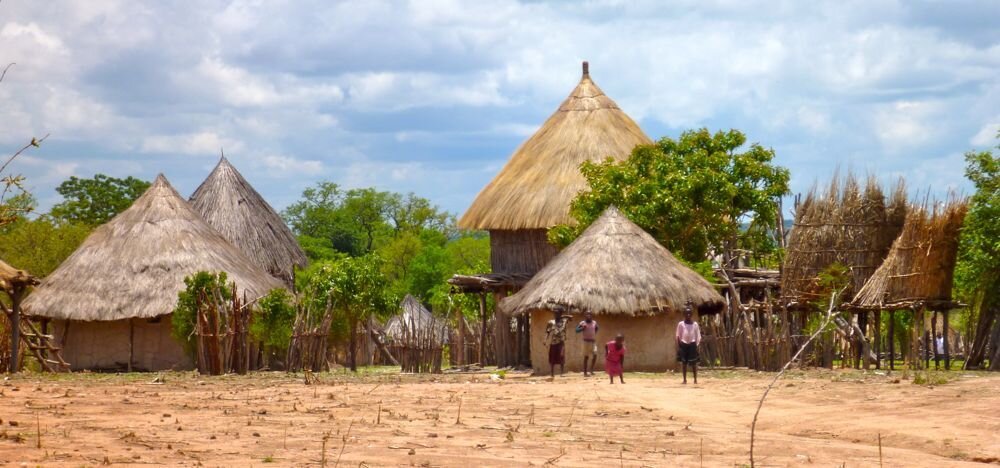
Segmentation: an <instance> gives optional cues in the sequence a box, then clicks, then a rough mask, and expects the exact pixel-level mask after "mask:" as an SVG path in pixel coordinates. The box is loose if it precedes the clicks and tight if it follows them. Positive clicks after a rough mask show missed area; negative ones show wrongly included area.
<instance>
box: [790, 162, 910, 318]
mask: <svg viewBox="0 0 1000 468" xmlns="http://www.w3.org/2000/svg"><path fill="white" fill-rule="evenodd" d="M906 206H907V205H906V190H905V187H904V185H903V184H902V182H900V183H898V184H897V185H896V186H895V187H894V189H893V190H892V193H891V195H890V197H888V199H887V197H886V196H885V194H884V192H883V190H882V188H881V187H880V186H879V184H878V181H876V180H875V178H874V177H869V178H868V181H867V183H866V184H865V186H864V187H862V186H861V184H860V183H859V182H858V180H857V178H856V177H854V176H853V175H850V174H849V175H848V176H847V178H846V180H845V181H844V183H843V185H841V181H840V179H839V178H838V177H834V178H833V179H832V180H831V182H830V185H829V187H828V188H827V190H826V192H825V193H819V192H818V191H817V189H816V188H813V189H812V191H810V193H809V194H808V195H807V196H806V198H805V200H804V201H803V202H802V203H801V204H800V205H799V206H798V207H797V208H796V211H795V224H794V227H793V228H792V232H791V235H790V236H789V240H788V247H787V249H786V251H785V260H784V264H783V265H782V274H781V295H782V298H783V299H784V300H785V301H786V302H787V303H791V304H793V305H799V306H804V305H806V304H808V303H810V302H811V301H813V300H816V299H821V298H822V297H825V294H820V292H819V291H820V289H821V288H820V287H819V284H818V283H819V275H820V273H821V272H823V270H825V269H827V268H828V267H829V266H831V265H833V264H834V263H839V264H841V265H843V266H845V267H847V268H849V269H850V275H851V283H850V288H849V290H848V291H847V293H846V294H845V297H850V295H851V294H853V293H854V292H856V291H858V290H859V289H861V287H862V286H863V285H864V284H865V282H866V281H867V280H868V278H869V277H871V275H872V274H873V273H874V272H875V269H876V268H878V266H879V265H881V264H882V260H883V259H885V256H886V255H887V254H888V252H889V247H890V246H891V245H892V241H893V240H894V239H895V238H896V237H897V236H898V235H899V233H900V231H901V230H902V229H903V220H904V218H905V217H906Z"/></svg>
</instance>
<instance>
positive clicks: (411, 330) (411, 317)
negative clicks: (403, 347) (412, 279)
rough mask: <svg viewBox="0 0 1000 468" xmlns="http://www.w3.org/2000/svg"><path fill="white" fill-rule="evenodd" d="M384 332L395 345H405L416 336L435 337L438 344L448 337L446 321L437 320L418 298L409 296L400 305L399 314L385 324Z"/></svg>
mask: <svg viewBox="0 0 1000 468" xmlns="http://www.w3.org/2000/svg"><path fill="white" fill-rule="evenodd" d="M383 331H384V334H385V336H386V337H387V338H388V339H389V340H390V341H391V342H393V343H403V342H406V341H408V340H411V339H413V338H414V337H415V336H419V337H431V336H433V337H435V338H436V340H437V342H438V343H443V342H445V341H447V335H448V331H447V328H446V327H445V323H444V321H443V320H438V319H437V318H435V317H434V314H432V313H431V311H429V310H427V308H426V307H424V305H423V304H421V303H420V301H418V300H417V298H415V297H413V296H411V295H409V294H407V295H406V297H404V298H403V301H402V302H400V303H399V313H398V314H396V315H394V316H392V317H391V318H390V319H389V320H388V321H387V322H386V323H385V327H383Z"/></svg>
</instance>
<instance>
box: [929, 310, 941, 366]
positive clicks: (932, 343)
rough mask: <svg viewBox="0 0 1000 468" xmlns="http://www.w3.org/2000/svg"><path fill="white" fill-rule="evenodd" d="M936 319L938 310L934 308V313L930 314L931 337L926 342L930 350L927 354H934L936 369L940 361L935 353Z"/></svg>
mask: <svg viewBox="0 0 1000 468" xmlns="http://www.w3.org/2000/svg"><path fill="white" fill-rule="evenodd" d="M937 321H938V312H937V311H936V310H935V311H934V313H933V314H931V339H930V340H929V341H928V342H927V346H928V347H929V348H930V351H931V352H930V353H928V354H930V355H932V356H934V368H935V369H937V368H938V365H940V363H939V362H938V355H937ZM931 353H933V354H931ZM929 368H930V366H928V369H929Z"/></svg>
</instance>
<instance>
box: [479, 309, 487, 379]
mask: <svg viewBox="0 0 1000 468" xmlns="http://www.w3.org/2000/svg"><path fill="white" fill-rule="evenodd" d="M485 359H486V293H482V292H481V293H479V365H480V366H485V365H486V362H485V361H484V360H485Z"/></svg>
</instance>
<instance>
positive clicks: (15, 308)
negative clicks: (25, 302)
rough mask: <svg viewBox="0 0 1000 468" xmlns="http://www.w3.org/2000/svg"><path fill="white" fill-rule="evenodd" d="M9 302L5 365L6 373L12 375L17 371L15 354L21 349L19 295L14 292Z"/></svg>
mask: <svg viewBox="0 0 1000 468" xmlns="http://www.w3.org/2000/svg"><path fill="white" fill-rule="evenodd" d="M10 302H11V305H10V313H9V314H7V320H8V321H9V322H10V362H8V363H7V372H9V373H11V374H13V373H16V372H17V371H18V368H17V364H18V362H19V361H20V359H18V358H19V356H18V355H17V352H18V351H19V350H20V349H21V295H20V294H19V293H18V292H15V293H14V294H12V295H11V296H10Z"/></svg>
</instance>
